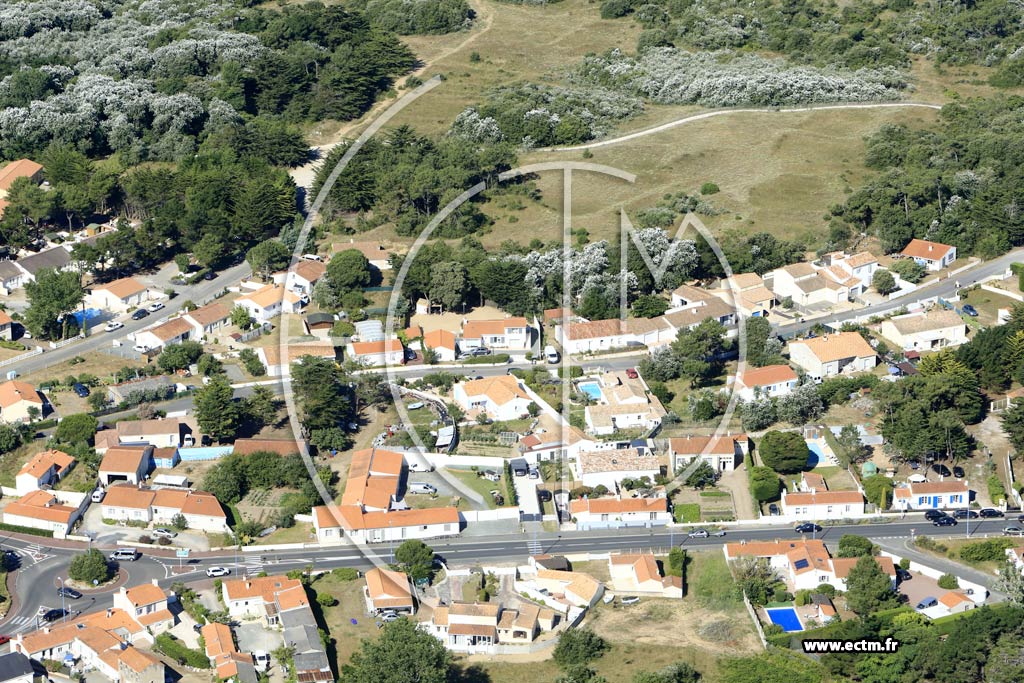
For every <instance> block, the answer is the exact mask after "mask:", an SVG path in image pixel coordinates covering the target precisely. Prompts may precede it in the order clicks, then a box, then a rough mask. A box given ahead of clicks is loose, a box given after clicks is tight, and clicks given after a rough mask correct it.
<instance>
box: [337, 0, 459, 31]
mask: <svg viewBox="0 0 1024 683" xmlns="http://www.w3.org/2000/svg"><path fill="white" fill-rule="evenodd" d="M349 6H350V7H352V8H358V9H360V10H361V11H362V13H363V15H365V16H366V18H367V19H368V20H369V21H370V24H371V25H372V26H374V27H375V28H378V29H382V30H384V31H390V32H392V33H397V34H399V35H403V36H406V35H412V34H437V33H451V32H453V31H459V30H462V29H466V28H469V27H470V25H471V24H472V23H473V18H474V17H475V16H476V13H475V12H474V11H473V10H472V9H470V7H469V4H468V3H467V2H466V0H413V1H412V2H410V1H409V0H357V1H356V2H352V3H351V4H350V5H349Z"/></svg>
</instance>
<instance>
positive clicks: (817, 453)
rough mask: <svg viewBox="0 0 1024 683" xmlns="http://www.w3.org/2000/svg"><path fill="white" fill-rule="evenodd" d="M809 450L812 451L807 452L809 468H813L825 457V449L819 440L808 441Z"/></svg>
mask: <svg viewBox="0 0 1024 683" xmlns="http://www.w3.org/2000/svg"><path fill="white" fill-rule="evenodd" d="M807 450H809V451H810V453H808V454H807V469H809V470H813V469H814V468H815V467H817V466H818V464H819V463H820V462H821V461H822V460H824V459H825V451H823V450H821V445H820V444H819V443H818V442H817V441H808V442H807Z"/></svg>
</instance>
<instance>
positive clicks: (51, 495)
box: [4, 489, 89, 538]
mask: <svg viewBox="0 0 1024 683" xmlns="http://www.w3.org/2000/svg"><path fill="white" fill-rule="evenodd" d="M87 507H89V496H88V495H87V494H85V493H79V492H77V491H43V490H41V489H40V490H36V491H31V492H29V493H27V494H25V495H24V496H22V497H21V498H19V499H17V500H12V501H11V502H10V503H8V504H7V507H5V508H4V524H12V525H14V526H23V527H29V528H32V529H45V530H47V531H52V532H53V536H54V538H64V537H65V536H66V535H67V534H69V533H71V528H72V527H73V526H74V525H75V522H77V521H78V520H79V519H80V518H81V516H82V514H83V513H84V512H85V509H86V508H87Z"/></svg>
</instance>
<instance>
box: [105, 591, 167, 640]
mask: <svg viewBox="0 0 1024 683" xmlns="http://www.w3.org/2000/svg"><path fill="white" fill-rule="evenodd" d="M114 608H115V609H122V610H124V611H125V612H127V613H128V614H130V615H132V616H133V617H134V618H135V620H136V621H138V622H139V623H140V624H142V625H143V626H145V627H146V628H148V629H150V630H151V631H152V632H153V633H160V632H162V631H166V630H167V629H169V628H171V627H172V626H174V615H173V614H172V613H171V610H170V607H168V595H167V593H165V592H164V590H163V589H162V588H160V586H159V585H158V584H157V581H156V579H153V580H152V581H151V582H150V583H141V584H139V585H137V586H132V587H131V588H129V587H127V586H121V588H120V589H118V591H117V592H116V593H114Z"/></svg>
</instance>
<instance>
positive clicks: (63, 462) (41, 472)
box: [14, 449, 75, 496]
mask: <svg viewBox="0 0 1024 683" xmlns="http://www.w3.org/2000/svg"><path fill="white" fill-rule="evenodd" d="M74 466H75V459H74V458H73V457H71V456H70V455H68V454H67V453H65V452H64V451H58V450H53V449H50V450H46V451H40V452H39V453H36V454H35V455H33V456H32V457H31V458H29V459H28V462H26V463H25V465H24V466H23V467H22V468H21V470H19V471H18V474H17V475H16V476H15V477H14V484H15V488H16V490H17V491H18V495H19V496H24V495H25V494H27V493H31V492H32V491H35V490H37V489H41V488H43V487H44V486H53V485H54V484H56V483H57V482H58V481H60V480H61V478H63V477H64V476H65V475H67V473H68V472H70V471H71V468H72V467H74Z"/></svg>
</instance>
